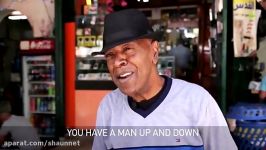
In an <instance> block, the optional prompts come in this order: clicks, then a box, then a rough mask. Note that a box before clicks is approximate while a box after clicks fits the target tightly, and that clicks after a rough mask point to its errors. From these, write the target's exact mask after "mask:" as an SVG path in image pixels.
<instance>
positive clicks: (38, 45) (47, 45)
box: [20, 39, 55, 51]
mask: <svg viewBox="0 0 266 150" xmlns="http://www.w3.org/2000/svg"><path fill="white" fill-rule="evenodd" d="M54 49H55V42H54V40H52V39H34V40H24V41H20V50H22V51H25V50H30V51H32V50H49V51H50V50H54Z"/></svg>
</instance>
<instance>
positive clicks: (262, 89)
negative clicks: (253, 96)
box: [260, 76, 266, 91]
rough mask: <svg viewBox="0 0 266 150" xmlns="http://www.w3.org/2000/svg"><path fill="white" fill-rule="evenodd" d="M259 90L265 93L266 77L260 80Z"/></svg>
mask: <svg viewBox="0 0 266 150" xmlns="http://www.w3.org/2000/svg"><path fill="white" fill-rule="evenodd" d="M260 90H261V91H266V76H264V77H263V78H262V80H261V83H260Z"/></svg>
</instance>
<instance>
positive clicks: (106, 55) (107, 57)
mask: <svg viewBox="0 0 266 150" xmlns="http://www.w3.org/2000/svg"><path fill="white" fill-rule="evenodd" d="M113 56H114V54H112V53H108V54H105V58H106V59H110V58H112V57H113Z"/></svg>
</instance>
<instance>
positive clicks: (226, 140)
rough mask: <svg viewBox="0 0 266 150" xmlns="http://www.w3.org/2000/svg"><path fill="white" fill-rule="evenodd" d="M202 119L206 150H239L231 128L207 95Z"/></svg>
mask: <svg viewBox="0 0 266 150" xmlns="http://www.w3.org/2000/svg"><path fill="white" fill-rule="evenodd" d="M204 97H205V100H207V103H206V105H205V106H204V107H205V108H203V111H202V112H201V113H202V119H201V121H202V122H201V125H200V126H201V127H200V128H201V136H202V139H203V145H204V150H237V149H238V148H237V146H236V144H235V142H234V140H233V138H232V136H231V134H230V131H229V128H228V126H227V123H226V121H225V118H224V116H223V113H222V112H221V110H220V108H219V106H218V105H217V103H216V101H215V100H214V99H213V98H212V96H211V95H210V94H209V93H207V95H205V96H204Z"/></svg>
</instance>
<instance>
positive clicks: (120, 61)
mask: <svg viewBox="0 0 266 150" xmlns="http://www.w3.org/2000/svg"><path fill="white" fill-rule="evenodd" d="M125 65H127V60H126V56H125V55H123V54H118V55H117V56H116V58H115V67H121V66H125Z"/></svg>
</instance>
